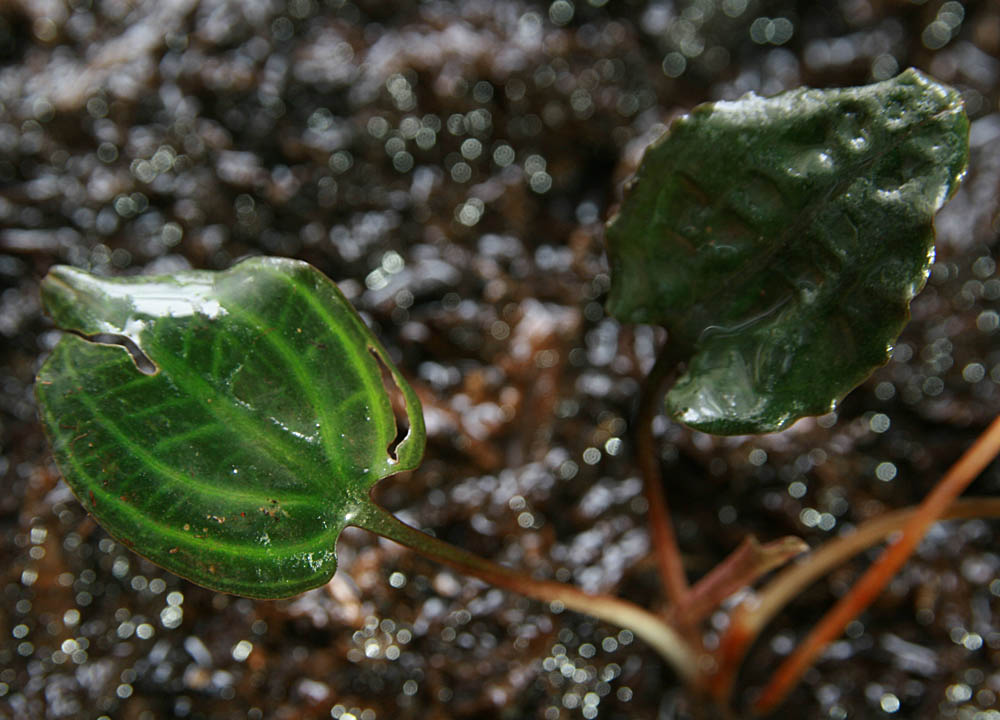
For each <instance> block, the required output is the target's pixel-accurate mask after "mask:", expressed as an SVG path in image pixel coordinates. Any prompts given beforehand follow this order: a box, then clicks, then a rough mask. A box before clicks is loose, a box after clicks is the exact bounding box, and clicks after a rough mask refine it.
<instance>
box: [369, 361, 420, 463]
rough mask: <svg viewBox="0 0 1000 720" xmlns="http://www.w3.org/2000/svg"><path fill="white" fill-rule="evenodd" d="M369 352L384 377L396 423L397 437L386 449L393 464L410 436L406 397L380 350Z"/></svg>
mask: <svg viewBox="0 0 1000 720" xmlns="http://www.w3.org/2000/svg"><path fill="white" fill-rule="evenodd" d="M368 352H370V353H371V354H372V357H373V358H375V362H376V363H378V368H379V373H380V374H381V376H382V387H384V388H385V392H386V394H387V395H388V396H389V404H390V405H391V406H392V414H393V417H394V418H395V421H396V436H395V437H394V438H393V439H392V441H391V442H390V443H389V445H388V446H387V447H386V449H385V450H386V452H387V453H388V454H389V458H390V459H391V460H392V461H393V462H396V460H397V459H398V458H397V457H396V448H398V447H399V444H400V443H401V442H403V440H405V439H406V436H407V435H409V434H410V419H409V417H407V415H406V397H405V396H404V395H403V391H402V390H400V389H399V385H397V384H396V378H394V377H393V376H392V371H390V370H389V368H388V366H387V365H386V364H385V361H384V360H383V359H382V355H381V354H379V352H378V350H376V349H375V348H373V347H369V348H368Z"/></svg>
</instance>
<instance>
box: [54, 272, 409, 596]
mask: <svg viewBox="0 0 1000 720" xmlns="http://www.w3.org/2000/svg"><path fill="white" fill-rule="evenodd" d="M42 298H43V301H44V303H45V307H46V309H47V310H48V312H49V313H50V314H51V315H52V317H53V318H54V320H55V322H56V323H57V324H58V325H59V326H60V327H61V328H63V329H65V330H70V331H74V332H76V333H79V334H81V335H85V336H93V335H95V334H100V333H111V334H115V335H119V336H124V337H125V338H127V339H129V340H131V341H132V342H134V343H135V344H136V345H137V346H138V348H139V349H140V350H141V351H142V353H144V354H145V355H146V357H147V358H148V359H149V360H150V361H151V362H152V363H153V364H154V365H155V372H154V373H153V374H144V373H143V372H141V371H140V370H139V369H138V367H137V366H136V363H135V362H134V361H133V359H132V356H131V355H130V354H129V351H128V350H127V349H126V348H125V347H123V346H122V345H121V344H116V345H110V344H99V343H97V342H93V341H91V340H88V339H84V338H82V337H79V336H78V335H74V334H67V335H65V336H63V338H62V339H61V340H60V341H59V343H58V344H57V345H56V348H55V350H54V351H53V352H52V355H51V356H50V357H49V359H48V360H47V361H46V363H45V364H44V366H43V367H42V369H41V371H40V372H39V374H38V379H37V383H36V394H37V397H38V404H39V406H40V408H41V414H42V420H43V422H44V424H45V427H46V429H47V432H48V435H49V438H50V440H51V442H52V447H53V450H54V454H55V457H56V462H57V463H58V465H59V468H60V470H61V471H62V473H63V476H64V477H65V479H66V481H67V483H69V485H70V487H71V488H72V489H73V491H74V492H75V493H76V495H77V497H78V498H79V499H80V500H81V502H82V503H83V505H84V506H85V507H86V508H87V509H88V510H89V511H90V512H91V513H93V515H94V516H95V517H96V518H97V520H98V521H99V522H100V523H101V524H102V525H103V526H104V527H105V528H106V529H107V530H108V532H110V533H111V534H112V535H114V536H115V537H116V538H118V539H119V540H120V541H121V542H123V543H124V544H126V545H128V546H129V547H131V548H132V549H134V550H135V551H136V552H138V553H140V554H141V555H143V556H145V557H147V558H149V559H150V560H152V561H153V562H155V563H157V564H158V565H162V566H163V567H165V568H167V569H168V570H170V571H172V572H174V573H177V574H178V575H181V576H183V577H186V578H189V579H190V580H193V581H194V582H196V583H199V584H201V585H205V586H206V587H210V588H213V589H216V590H221V591H225V592H231V593H235V594H239V595H246V596H250V597H285V596H290V595H294V594H296V593H299V592H302V591H304V590H307V589H309V588H313V587H316V586H318V585H321V584H323V583H325V582H326V581H327V580H329V579H330V577H331V576H332V575H333V573H334V571H335V570H336V556H335V554H334V553H335V543H336V540H337V536H338V535H339V534H340V531H341V530H342V529H343V528H344V527H345V526H346V525H347V524H349V523H350V522H351V520H352V518H353V517H354V516H355V515H357V514H358V513H359V512H362V511H363V510H364V508H365V504H366V503H369V502H371V501H370V500H369V497H368V490H369V489H370V488H371V487H372V486H373V485H374V484H375V483H376V482H377V481H378V480H380V479H381V478H384V477H386V476H388V475H391V474H393V473H397V472H400V471H403V470H410V469H412V468H414V467H416V466H417V465H418V464H419V462H420V457H421V454H422V453H423V447H424V427H423V417H422V415H421V410H420V403H419V401H418V400H417V397H416V395H415V394H414V393H413V390H412V389H411V388H410V387H409V386H408V385H407V384H406V382H405V381H404V380H403V378H402V377H401V375H400V374H399V371H398V370H396V368H395V367H394V366H393V365H392V363H391V362H390V360H389V358H388V356H387V355H386V351H385V349H384V348H383V347H382V346H381V345H380V344H379V342H378V340H377V339H376V338H375V337H374V335H372V333H371V332H370V331H369V330H368V328H367V327H366V326H365V325H364V323H363V322H362V320H361V318H360V317H358V315H357V313H356V312H355V311H354V309H353V308H352V307H351V305H350V303H348V301H347V300H346V299H345V298H344V296H343V295H342V294H341V293H340V291H339V290H338V289H337V286H336V285H334V284H333V283H332V282H331V281H330V280H328V279H327V278H326V277H324V276H323V275H322V274H321V273H320V272H319V271H318V270H316V269H315V268H313V267H311V266H310V265H307V264H306V263H303V262H298V261H294V260H285V259H277V258H253V259H250V260H246V261H244V262H241V263H239V264H238V265H236V266H234V267H233V268H231V269H229V270H227V271H225V272H207V271H196V272H185V273H179V274H176V275H172V276H162V277H133V278H123V279H109V278H99V277H96V276H94V275H90V274H88V273H85V272H83V271H80V270H76V269H73V268H69V267H61V266H60V267H55V268H53V269H52V271H51V272H50V273H49V275H48V276H47V277H46V278H45V280H44V281H43V283H42ZM383 366H384V367H385V368H386V369H387V370H388V373H391V378H392V380H394V381H395V384H396V386H397V387H398V388H399V390H400V391H401V393H402V396H403V398H404V400H405V404H406V415H407V418H408V422H409V426H410V427H409V432H408V434H407V435H406V437H405V438H403V439H402V440H401V441H400V442H399V443H398V444H395V441H396V436H397V429H396V419H395V416H394V413H393V408H392V406H391V400H390V395H389V392H388V391H387V389H386V387H385V385H384V384H383ZM393 445H395V447H393ZM393 455H395V457H393Z"/></svg>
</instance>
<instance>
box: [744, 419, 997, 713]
mask: <svg viewBox="0 0 1000 720" xmlns="http://www.w3.org/2000/svg"><path fill="white" fill-rule="evenodd" d="M998 452H1000V417H997V418H996V419H994V420H993V422H992V423H990V425H989V427H987V428H986V430H985V431H984V432H983V434H982V435H980V436H979V438H978V439H977V440H976V442H974V443H973V444H972V447H970V448H969V449H968V450H966V452H965V453H964V454H963V455H962V457H961V458H959V459H958V462H956V463H955V464H954V465H952V467H951V469H950V470H948V472H947V473H945V475H944V477H943V478H941V480H940V482H938V484H937V486H935V488H934V489H933V490H932V491H931V493H930V494H929V495H928V496H927V497H926V498H925V499H924V501H923V502H922V503H920V505H919V506H917V508H916V510H915V511H914V512H913V514H912V515H911V516H910V517H909V518H908V519H907V521H906V523H905V524H904V525H903V534H902V536H901V537H900V538H899V540H897V541H896V542H894V543H893V544H892V545H890V546H889V547H887V548H886V549H885V551H884V552H883V553H882V555H881V556H880V557H879V559H878V560H877V561H876V562H875V563H874V564H873V565H872V566H871V567H869V568H868V570H867V571H866V572H865V574H864V575H862V576H861V579H860V580H858V581H857V582H856V583H855V584H854V586H853V587H852V588H851V590H850V591H849V592H848V593H847V595H845V596H844V597H842V598H841V599H840V600H839V601H838V602H837V604H836V605H834V606H833V608H832V609H831V610H830V611H829V612H827V613H826V615H824V616H823V618H822V619H821V620H820V621H819V623H818V624H817V625H816V626H815V627H814V628H813V630H812V632H810V633H809V635H808V637H806V639H805V640H804V641H803V642H802V644H801V645H799V647H798V648H796V650H795V652H793V653H792V654H791V655H790V656H789V657H788V658H786V659H785V661H784V662H783V663H782V664H781V665H780V666H779V667H778V669H777V670H776V671H775V672H774V674H773V675H772V676H771V680H770V682H769V683H768V684H767V687H765V688H764V691H763V693H762V694H761V696H760V699H759V700H758V701H757V704H756V705H755V709H756V710H757V711H758V712H769V711H770V710H772V709H773V708H774V707H775V706H777V705H778V704H779V703H781V702H782V700H784V698H785V696H786V695H787V694H788V692H789V691H790V690H791V689H792V687H794V686H795V684H796V683H797V682H798V681H799V678H801V677H802V673H804V672H805V671H806V670H807V669H808V668H809V667H810V666H811V665H812V664H813V662H815V660H816V658H817V656H818V655H819V654H820V653H821V652H822V651H823V649H824V648H825V647H826V646H827V645H828V644H829V643H830V642H831V641H832V640H833V639H834V638H836V637H837V636H838V635H839V634H840V633H841V632H842V631H843V630H844V628H845V627H846V626H847V624H848V623H849V622H850V621H851V620H852V619H853V618H855V617H857V616H858V614H859V613H861V612H862V611H863V610H864V609H865V608H867V607H868V606H869V605H870V604H871V603H872V602H873V601H874V600H875V598H876V597H878V595H879V594H880V593H881V592H882V590H883V588H885V586H886V585H887V584H888V583H889V581H890V580H891V579H892V577H893V576H894V575H895V574H896V572H898V571H899V569H900V568H901V567H902V566H903V564H904V563H905V562H906V561H907V559H908V558H909V557H910V555H912V554H913V551H914V550H915V549H916V547H917V544H918V543H919V542H920V540H921V539H922V538H923V537H924V535H925V534H926V532H927V529H928V528H929V527H930V526H931V525H932V524H933V523H934V522H935V521H936V520H937V519H938V518H939V517H940V516H941V514H942V513H943V512H944V511H945V510H946V509H947V508H948V506H949V505H951V503H952V502H953V501H954V500H955V498H957V497H958V495H959V494H961V492H962V491H963V490H965V488H966V487H968V486H969V483H971V482H972V481H973V480H974V479H975V478H976V477H977V476H978V475H979V473H981V472H982V471H983V470H984V469H985V468H986V466H987V465H989V463H990V462H991V461H992V460H993V458H994V457H996V455H997V453H998Z"/></svg>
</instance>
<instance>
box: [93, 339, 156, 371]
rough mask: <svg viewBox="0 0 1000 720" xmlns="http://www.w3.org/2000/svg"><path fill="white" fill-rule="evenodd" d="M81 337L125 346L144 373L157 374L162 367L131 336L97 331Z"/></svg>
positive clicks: (138, 368)
mask: <svg viewBox="0 0 1000 720" xmlns="http://www.w3.org/2000/svg"><path fill="white" fill-rule="evenodd" d="M80 337H82V338H83V339H84V340H89V341H90V342H93V343H98V344H99V345H117V346H118V347H123V348H125V349H126V350H127V351H128V354H129V355H131V356H132V362H133V363H135V367H136V369H137V370H138V371H139V372H141V373H142V374H143V375H156V373H158V372H159V371H160V368H158V367H156V363H154V362H153V361H152V360H150V359H149V356H148V355H146V353H144V352H143V351H142V348H140V347H139V346H138V345H136V344H135V342H134V341H133V340H132V339H131V338H128V337H126V336H124V335H115V334H114V333H97V334H96V335H82V334H81V335H80Z"/></svg>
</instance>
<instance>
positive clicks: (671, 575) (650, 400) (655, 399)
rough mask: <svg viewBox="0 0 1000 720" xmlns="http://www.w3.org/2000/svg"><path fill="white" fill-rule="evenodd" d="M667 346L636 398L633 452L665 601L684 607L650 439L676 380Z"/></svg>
mask: <svg viewBox="0 0 1000 720" xmlns="http://www.w3.org/2000/svg"><path fill="white" fill-rule="evenodd" d="M669 347H670V346H669V343H668V345H667V347H666V348H664V349H663V350H661V351H660V354H659V356H658V357H657V358H656V363H655V364H654V365H653V368H652V369H651V370H650V371H649V375H647V376H646V380H645V381H644V382H643V387H642V390H641V391H640V395H639V412H638V413H637V417H636V452H637V454H638V462H639V472H640V473H642V482H643V486H644V488H645V493H646V502H647V504H648V505H649V509H648V513H649V532H650V539H651V541H652V543H653V553H654V554H655V556H656V563H657V565H658V566H659V569H660V578H661V580H662V582H663V587H664V590H665V591H666V594H667V598H668V599H669V600H670V602H671V603H672V604H673V605H674V606H675V607H680V606H682V605H684V604H686V601H687V596H688V592H689V588H688V581H687V576H686V575H685V574H684V562H683V560H682V559H681V551H680V548H679V547H678V546H677V535H676V534H675V533H674V524H673V522H672V521H671V519H670V508H669V507H668V506H667V497H666V494H665V493H664V492H663V477H662V474H661V473H660V454H659V453H658V452H657V450H656V443H655V441H654V439H653V419H654V418H655V417H656V414H657V411H658V409H659V407H660V400H661V399H662V397H663V393H664V392H665V390H666V389H667V388H668V387H669V386H670V385H673V383H674V381H675V380H676V379H677V370H678V364H679V363H678V360H677V358H676V357H674V355H673V353H671V352H670V351H669Z"/></svg>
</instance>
